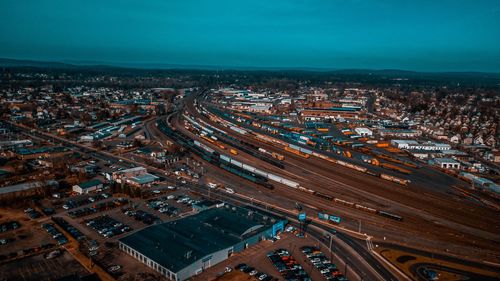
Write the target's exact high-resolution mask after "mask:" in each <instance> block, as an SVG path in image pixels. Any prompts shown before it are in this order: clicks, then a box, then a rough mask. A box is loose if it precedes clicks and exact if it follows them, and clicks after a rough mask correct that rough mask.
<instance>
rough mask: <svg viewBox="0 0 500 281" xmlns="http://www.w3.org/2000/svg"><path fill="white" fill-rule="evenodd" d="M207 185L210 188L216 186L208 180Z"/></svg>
mask: <svg viewBox="0 0 500 281" xmlns="http://www.w3.org/2000/svg"><path fill="white" fill-rule="evenodd" d="M208 187H210V188H217V184H216V183H211V182H209V183H208Z"/></svg>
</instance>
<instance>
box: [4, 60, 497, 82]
mask: <svg viewBox="0 0 500 281" xmlns="http://www.w3.org/2000/svg"><path fill="white" fill-rule="evenodd" d="M0 67H7V68H21V67H33V68H49V69H62V70H64V69H68V70H78V69H82V70H112V69H117V70H125V69H128V70H133V69H137V70H176V69H177V70H208V71H215V70H219V71H231V70H233V71H270V72H291V73H297V72H309V73H311V72H313V73H321V74H327V75H328V74H334V75H359V76H365V75H366V76H375V77H388V78H413V79H425V78H454V79H457V78H465V79H494V80H497V79H500V73H488V72H418V71H409V70H400V69H379V70H375V69H328V68H314V67H296V68H294V67H241V66H240V67H234V66H213V65H179V64H164V63H146V64H140V63H102V62H80V61H74V62H73V61H71V62H54V61H37V60H20V59H9V58H0Z"/></svg>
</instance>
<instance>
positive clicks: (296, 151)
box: [285, 146, 311, 159]
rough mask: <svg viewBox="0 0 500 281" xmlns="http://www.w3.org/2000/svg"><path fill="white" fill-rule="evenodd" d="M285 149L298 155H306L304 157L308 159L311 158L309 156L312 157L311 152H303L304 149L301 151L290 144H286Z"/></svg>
mask: <svg viewBox="0 0 500 281" xmlns="http://www.w3.org/2000/svg"><path fill="white" fill-rule="evenodd" d="M285 150H286V151H288V152H291V153H293V154H296V155H299V156H302V157H304V158H306V159H307V158H309V157H311V156H310V155H309V154H307V153H304V152H302V151H300V150H297V149H293V148H291V147H289V146H285Z"/></svg>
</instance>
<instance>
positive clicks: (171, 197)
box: [167, 195, 175, 200]
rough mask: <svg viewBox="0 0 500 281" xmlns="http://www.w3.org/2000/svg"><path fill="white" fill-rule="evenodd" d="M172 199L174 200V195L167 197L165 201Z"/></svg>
mask: <svg viewBox="0 0 500 281" xmlns="http://www.w3.org/2000/svg"><path fill="white" fill-rule="evenodd" d="M174 198H175V195H169V196H167V200H172V199H174Z"/></svg>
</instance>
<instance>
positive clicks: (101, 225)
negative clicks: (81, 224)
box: [85, 215, 132, 238]
mask: <svg viewBox="0 0 500 281" xmlns="http://www.w3.org/2000/svg"><path fill="white" fill-rule="evenodd" d="M85 224H86V225H87V226H88V227H90V228H92V229H93V230H94V231H96V232H97V233H99V235H101V236H102V237H104V238H111V237H114V236H117V235H121V234H123V233H126V232H129V231H131V230H132V228H131V227H130V226H128V225H126V224H124V223H122V222H119V221H117V220H115V219H113V218H111V217H109V216H108V215H102V216H98V217H95V218H92V219H89V220H86V221H85Z"/></svg>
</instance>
